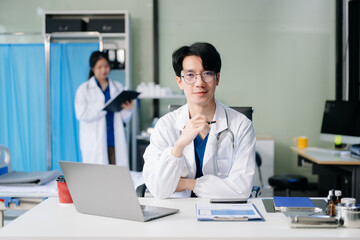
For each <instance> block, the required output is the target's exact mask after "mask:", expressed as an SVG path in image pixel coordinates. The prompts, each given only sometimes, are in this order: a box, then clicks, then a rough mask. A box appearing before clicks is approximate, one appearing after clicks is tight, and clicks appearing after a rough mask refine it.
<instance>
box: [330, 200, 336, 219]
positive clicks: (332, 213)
mask: <svg viewBox="0 0 360 240" xmlns="http://www.w3.org/2000/svg"><path fill="white" fill-rule="evenodd" d="M336 202H337V199H336V196H335V195H332V196H331V197H330V204H329V216H330V217H335V216H336V209H335V206H336Z"/></svg>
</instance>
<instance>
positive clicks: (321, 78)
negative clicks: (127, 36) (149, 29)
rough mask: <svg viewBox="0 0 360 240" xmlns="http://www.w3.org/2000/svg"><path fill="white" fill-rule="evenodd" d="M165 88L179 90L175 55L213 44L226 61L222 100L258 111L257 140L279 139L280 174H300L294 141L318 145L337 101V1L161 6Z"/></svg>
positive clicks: (206, 1)
mask: <svg viewBox="0 0 360 240" xmlns="http://www.w3.org/2000/svg"><path fill="white" fill-rule="evenodd" d="M159 25H160V26H159V29H160V30H159V31H160V66H161V69H160V83H161V84H162V85H166V86H171V87H172V88H174V89H175V88H176V83H175V74H174V73H173V70H172V66H171V54H172V52H173V51H174V50H175V49H176V48H178V47H180V46H182V45H187V44H191V43H193V42H196V41H208V42H211V43H212V44H213V45H214V46H215V47H216V48H217V49H218V51H219V52H220V54H221V57H222V62H223V67H222V70H221V78H220V85H219V87H218V88H217V90H216V91H217V93H216V98H217V99H218V100H219V101H221V102H223V103H225V104H227V105H231V106H253V107H254V110H255V111H254V127H255V131H256V134H257V135H270V136H272V137H273V138H274V140H275V172H276V173H301V174H304V175H306V176H309V177H310V180H312V181H314V180H315V177H313V176H311V170H310V168H300V167H297V165H296V156H295V154H293V153H291V151H290V146H292V139H293V137H295V136H298V135H306V136H308V137H309V144H310V145H319V146H327V145H328V144H327V143H324V142H320V140H319V133H320V126H321V120H322V111H323V107H324V104H325V100H326V99H334V97H335V2H334V1H329V0H291V1H289V0H271V1H269V0H240V1H239V0H223V1H219V0H198V1H193V0H183V1H177V0H160V1H159Z"/></svg>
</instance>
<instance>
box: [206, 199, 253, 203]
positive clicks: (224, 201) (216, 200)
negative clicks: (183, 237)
mask: <svg viewBox="0 0 360 240" xmlns="http://www.w3.org/2000/svg"><path fill="white" fill-rule="evenodd" d="M210 203H247V198H211V199H210Z"/></svg>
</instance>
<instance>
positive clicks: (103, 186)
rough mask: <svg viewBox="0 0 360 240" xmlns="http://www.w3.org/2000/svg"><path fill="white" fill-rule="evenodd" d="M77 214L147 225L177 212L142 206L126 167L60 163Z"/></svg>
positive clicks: (176, 210)
mask: <svg viewBox="0 0 360 240" xmlns="http://www.w3.org/2000/svg"><path fill="white" fill-rule="evenodd" d="M60 166H61V169H62V171H63V173H64V177H65V180H66V183H67V185H68V188H69V191H70V194H71V197H72V199H73V201H74V205H75V208H76V210H77V211H78V212H81V213H87V214H92V215H99V216H106V217H114V218H121V219H128V220H135V221H141V222H146V221H149V220H153V219H156V218H160V217H164V216H168V215H171V214H174V213H177V212H179V210H178V209H172V208H162V207H153V206H143V205H140V204H139V201H138V198H137V196H136V193H135V189H134V185H133V183H132V180H131V176H130V172H129V170H128V168H127V167H122V166H115V165H99V164H89V163H77V162H63V161H60Z"/></svg>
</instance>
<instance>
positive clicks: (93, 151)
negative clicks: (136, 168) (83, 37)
mask: <svg viewBox="0 0 360 240" xmlns="http://www.w3.org/2000/svg"><path fill="white" fill-rule="evenodd" d="M90 67H91V69H90V73H89V80H88V81H86V82H84V83H82V84H81V85H80V86H79V88H78V89H77V91H76V96H75V113H76V118H77V119H78V120H79V123H80V134H79V135H80V149H81V155H82V160H83V162H85V163H97V164H116V165H122V166H129V157H128V147H127V143H126V137H125V130H124V124H125V123H127V122H128V121H129V120H130V118H131V114H132V110H131V109H132V107H133V101H132V102H126V103H124V104H122V105H121V107H122V110H121V111H120V112H107V111H104V110H102V109H103V107H104V104H105V103H106V102H107V101H108V100H109V99H110V98H112V97H114V96H116V95H117V94H119V93H120V92H122V91H123V89H124V87H123V86H122V84H121V83H119V82H117V81H112V80H111V79H109V78H108V75H109V73H110V63H109V60H108V58H107V55H106V54H105V53H103V52H98V51H96V52H93V53H92V54H91V57H90Z"/></svg>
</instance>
